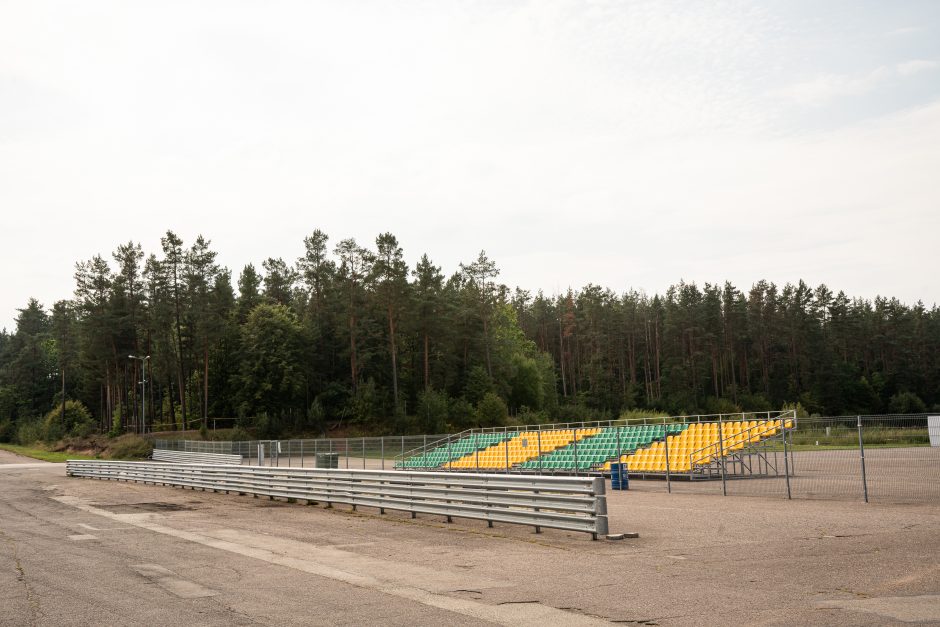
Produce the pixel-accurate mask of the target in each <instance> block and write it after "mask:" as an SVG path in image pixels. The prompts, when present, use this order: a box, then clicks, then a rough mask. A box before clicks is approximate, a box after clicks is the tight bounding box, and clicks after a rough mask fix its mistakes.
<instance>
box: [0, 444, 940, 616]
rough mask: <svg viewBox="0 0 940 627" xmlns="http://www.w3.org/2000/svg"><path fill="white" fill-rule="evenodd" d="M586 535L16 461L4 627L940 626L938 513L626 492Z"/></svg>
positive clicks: (2, 505)
mask: <svg viewBox="0 0 940 627" xmlns="http://www.w3.org/2000/svg"><path fill="white" fill-rule="evenodd" d="M609 510H610V515H611V522H610V527H611V531H612V532H624V531H637V532H639V534H640V537H639V538H637V539H627V540H622V541H616V542H614V541H598V542H592V541H591V540H590V537H589V536H588V535H586V534H576V533H567V532H562V531H553V530H545V531H544V533H542V534H538V535H536V534H534V533H533V531H532V529H531V528H526V527H519V526H509V525H496V527H495V528H494V529H489V528H487V527H486V524H485V523H482V522H479V523H478V522H475V521H462V520H459V519H456V522H455V523H453V524H447V523H446V522H445V521H444V520H443V518H440V517H432V516H427V517H424V516H422V517H419V518H418V519H417V520H411V519H410V518H409V516H408V515H407V514H399V513H394V512H389V513H388V514H386V515H384V516H380V515H379V514H378V513H377V512H372V511H370V510H366V509H362V508H361V509H360V511H359V512H352V511H350V510H349V509H347V508H343V507H340V506H337V507H335V508H333V509H330V510H327V509H324V508H323V507H319V506H306V505H302V504H289V503H286V502H283V501H277V500H273V501H272V500H268V499H256V498H251V497H239V496H234V495H227V494H217V493H213V492H201V491H191V490H182V489H178V488H166V487H155V486H149V485H148V486H144V485H138V484H128V483H117V482H108V481H95V480H88V479H75V478H67V477H65V474H64V466H63V465H59V464H42V463H37V462H35V460H27V459H25V458H21V457H17V456H15V455H12V454H10V453H6V452H4V451H0V625H53V624H55V625H87V624H107V625H131V624H141V623H147V624H151V625H170V624H173V625H179V624H189V625H233V624H235V625H242V624H263V625H295V624H296V625H301V624H303V625H353V624H355V625H360V624H376V623H380V624H388V625H432V624H441V623H451V624H460V625H474V624H505V625H536V624H537V625H541V626H544V625H553V624H564V625H576V624H585V625H588V624H603V623H605V622H619V623H626V624H658V625H689V624H695V625H702V624H721V625H724V624H730V623H748V624H769V625H775V624H788V625H789V624H794V623H804V624H805V623H817V624H818V623H824V624H852V625H885V624H902V623H907V622H927V623H931V622H932V623H937V622H940V560H938V556H940V506H938V505H936V504H920V505H919V504H893V505H888V504H877V503H872V504H868V505H866V504H864V503H860V502H854V501H818V500H794V501H786V500H783V499H779V498H773V499H770V498H760V497H727V498H723V497H721V496H716V495H709V494H672V495H668V494H662V493H658V492H657V493H653V492H643V491H629V492H624V493H619V492H615V493H612V494H611V495H610V499H609Z"/></svg>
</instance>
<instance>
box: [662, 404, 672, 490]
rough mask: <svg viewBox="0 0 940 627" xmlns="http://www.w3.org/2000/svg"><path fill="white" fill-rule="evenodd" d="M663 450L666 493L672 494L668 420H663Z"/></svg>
mask: <svg viewBox="0 0 940 627" xmlns="http://www.w3.org/2000/svg"><path fill="white" fill-rule="evenodd" d="M663 448H664V449H665V451H666V492H668V493H669V494H672V478H671V477H670V475H671V474H672V473H671V472H670V468H669V427H667V426H666V419H665V418H663Z"/></svg>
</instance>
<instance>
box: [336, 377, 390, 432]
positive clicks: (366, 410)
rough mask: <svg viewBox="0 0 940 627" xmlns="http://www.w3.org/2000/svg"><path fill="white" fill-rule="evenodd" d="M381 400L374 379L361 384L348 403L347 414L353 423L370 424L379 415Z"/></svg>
mask: <svg viewBox="0 0 940 627" xmlns="http://www.w3.org/2000/svg"><path fill="white" fill-rule="evenodd" d="M380 408H381V402H380V399H379V395H378V388H377V387H376V385H375V380H374V379H369V380H368V381H366V382H365V383H362V384H361V385H359V387H358V388H357V389H356V392H355V393H354V394H353V395H352V396H351V397H350V398H349V401H348V402H347V404H346V410H345V412H344V413H345V416H346V417H347V418H348V419H349V421H350V422H352V423H353V424H369V423H373V422H375V420H376V419H378V417H379V411H380Z"/></svg>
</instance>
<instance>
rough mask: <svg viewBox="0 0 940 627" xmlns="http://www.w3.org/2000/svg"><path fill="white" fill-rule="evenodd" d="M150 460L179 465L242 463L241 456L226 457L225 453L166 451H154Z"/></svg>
mask: <svg viewBox="0 0 940 627" xmlns="http://www.w3.org/2000/svg"><path fill="white" fill-rule="evenodd" d="M151 459H153V461H155V462H177V463H181V464H227V465H232V464H235V465H239V464H241V463H242V456H241V455H228V454H226V453H196V452H193V451H166V450H161V449H154V450H153V454H152V455H151Z"/></svg>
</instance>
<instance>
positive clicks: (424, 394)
mask: <svg viewBox="0 0 940 627" xmlns="http://www.w3.org/2000/svg"><path fill="white" fill-rule="evenodd" d="M447 405H448V398H447V394H445V393H444V392H439V391H437V390H422V391H421V392H420V393H419V394H418V406H417V418H418V425H419V426H420V429H421V431H423V432H424V433H444V432H445V431H447V416H448V413H447Z"/></svg>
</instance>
